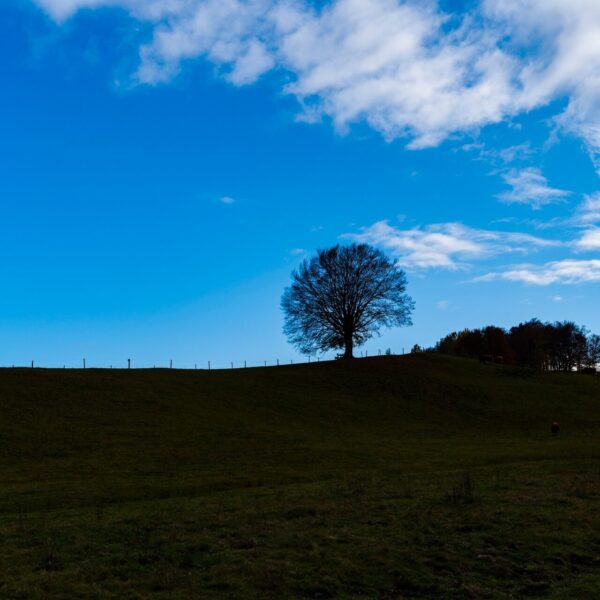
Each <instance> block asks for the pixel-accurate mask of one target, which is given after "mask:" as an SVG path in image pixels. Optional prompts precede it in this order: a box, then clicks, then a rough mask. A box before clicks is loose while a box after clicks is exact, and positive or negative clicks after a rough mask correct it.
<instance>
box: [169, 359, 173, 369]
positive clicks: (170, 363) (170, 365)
mask: <svg viewBox="0 0 600 600" xmlns="http://www.w3.org/2000/svg"><path fill="white" fill-rule="evenodd" d="M172 368H173V359H171V362H169V369H172Z"/></svg>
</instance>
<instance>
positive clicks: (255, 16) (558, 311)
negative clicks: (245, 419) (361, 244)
mask: <svg viewBox="0 0 600 600" xmlns="http://www.w3.org/2000/svg"><path fill="white" fill-rule="evenodd" d="M0 22H2V23H3V24H4V31H3V35H2V36H1V38H0V45H1V46H2V48H1V49H0V50H1V51H0V57H1V58H0V77H1V81H2V88H1V93H0V164H1V165H2V167H1V177H0V199H1V202H2V216H3V218H2V220H1V221H0V252H1V254H2V257H3V260H2V262H1V263H0V265H1V266H0V269H1V273H2V281H3V283H4V285H3V293H2V295H0V336H1V338H2V344H0V364H4V365H7V364H27V363H29V362H30V361H31V360H32V359H34V360H35V361H36V363H38V364H43V365H48V366H62V365H63V364H66V365H75V366H76V365H79V364H80V363H81V359H82V358H83V357H84V356H85V357H86V358H87V360H88V364H92V365H94V364H95V365H102V366H108V365H110V364H112V365H114V366H119V365H123V364H126V359H127V358H128V357H131V358H132V360H133V364H134V365H139V366H151V365H153V364H157V365H159V364H160V365H164V364H168V361H169V360H170V359H173V361H174V364H175V365H176V366H192V367H193V365H194V364H198V366H204V365H206V362H207V361H208V360H211V361H212V363H213V365H216V366H226V365H228V364H229V362H230V361H234V363H235V364H241V362H242V361H243V360H247V361H248V363H249V364H258V363H262V361H263V360H269V361H273V360H275V359H276V358H280V359H281V360H282V361H289V360H291V359H295V360H297V359H298V357H297V355H296V354H295V352H294V351H293V349H292V348H291V347H289V345H288V344H287V343H286V340H285V338H284V336H283V334H282V333H281V325H282V315H281V313H280V310H279V299H280V296H281V292H282V290H283V288H284V287H285V285H287V283H288V281H289V275H290V272H291V270H292V269H293V268H294V267H295V266H296V265H297V264H298V263H299V261H300V260H302V258H303V257H305V256H308V255H310V253H311V252H314V251H315V250H316V249H317V248H320V247H325V246H328V245H332V244H335V243H339V242H347V241H351V240H364V241H368V242H369V243H372V244H375V245H377V246H379V247H381V248H382V249H384V250H385V251H386V252H388V253H389V254H390V255H391V256H393V257H394V258H395V259H397V260H398V261H399V263H400V264H401V265H402V266H403V268H405V270H406V271H407V274H408V278H409V292H410V293H411V295H412V296H413V298H414V299H415V301H416V304H417V308H416V311H415V314H414V326H413V327H411V328H407V329H400V330H394V331H388V332H384V333H383V336H382V337H381V338H379V339H374V340H372V341H371V342H369V343H368V344H367V345H366V348H365V349H368V350H369V351H370V352H376V351H377V349H379V348H381V349H385V348H387V347H390V348H391V349H392V350H394V351H401V350H402V348H406V349H407V350H408V349H409V348H410V347H411V346H412V345H413V344H414V343H417V342H418V343H420V344H422V345H428V344H431V343H433V342H435V341H436V339H438V338H439V337H441V336H442V335H444V334H445V333H447V332H449V331H451V330H454V329H459V328H463V327H473V326H481V325H484V324H488V323H495V324H499V325H503V326H510V325H511V324H516V323H518V322H519V321H522V320H525V319H529V318H531V317H534V316H536V317H539V318H542V319H549V320H555V319H573V320H575V321H577V322H578V323H581V324H584V325H587V326H588V327H589V328H590V329H591V330H594V331H596V332H600V315H599V311H598V301H599V300H600V293H599V284H600V229H598V226H599V225H600V186H599V185H598V184H599V181H598V175H599V172H600V41H599V40H600V5H598V3H597V2H596V0H572V1H570V2H568V3H567V2H564V1H563V0H543V1H542V0H502V2H500V0H483V1H482V2H475V1H469V2H466V1H465V2H460V1H458V0H456V1H452V2H451V1H445V2H439V3H436V2H433V1H431V2H399V1H397V0H360V2H359V1H358V0H336V1H334V2H310V3H309V2H302V1H297V2H293V3H292V2H288V1H286V0H248V1H245V2H242V1H241V0H227V1H223V0H221V1H220V2H216V1H215V0H177V1H174V0H110V1H109V0H36V1H35V2H34V1H32V2H29V1H26V0H4V1H3V2H0Z"/></svg>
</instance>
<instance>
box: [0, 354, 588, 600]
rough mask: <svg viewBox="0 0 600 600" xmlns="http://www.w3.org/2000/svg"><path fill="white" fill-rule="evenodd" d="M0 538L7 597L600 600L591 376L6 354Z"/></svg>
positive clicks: (412, 360) (430, 366) (388, 361)
mask: <svg viewBox="0 0 600 600" xmlns="http://www.w3.org/2000/svg"><path fill="white" fill-rule="evenodd" d="M554 420H558V421H559V422H560V423H561V426H562V431H561V434H560V436H559V437H558V438H553V437H552V436H551V435H550V432H549V427H550V423H551V422H552V421H554ZM0 536H1V543H0V598H2V599H4V598H23V599H27V600H29V599H35V598H44V599H48V598H50V599H51V598H86V599H87V598H150V597H152V598H220V597H223V598H278V599H279V598H402V597H407V598H412V597H421V598H427V597H431V598H486V597H489V598H515V597H527V596H538V597H554V598H598V597H600V379H599V378H594V377H587V376H577V375H552V374H537V373H533V372H530V371H523V370H518V369H515V368H509V367H502V366H490V365H488V366H486V365H480V364H479V363H477V362H473V361H467V360H461V359H454V358H448V357H442V356H436V355H411V356H406V357H390V358H388V357H382V358H374V359H364V360H356V361H353V362H349V363H345V362H343V361H341V362H335V363H321V364H317V365H301V366H289V367H279V368H268V369H267V368H264V369H247V370H235V371H213V372H202V371H176V370H174V371H170V370H148V371H138V370H131V371H117V370H104V371H98V370H87V371H70V370H66V371H64V370H38V369H27V370H26V369H5V370H0Z"/></svg>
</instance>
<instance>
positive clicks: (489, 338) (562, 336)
mask: <svg viewBox="0 0 600 600" xmlns="http://www.w3.org/2000/svg"><path fill="white" fill-rule="evenodd" d="M430 351H432V352H438V353H441V354H452V355H456V356H465V357H471V358H479V359H480V360H483V361H490V362H503V363H508V364H516V365H519V366H522V367H530V368H532V369H539V370H543V371H567V372H569V371H573V370H575V369H577V370H588V369H590V370H591V369H594V370H595V369H596V367H597V366H598V365H599V364H600V336H599V335H595V334H590V333H589V332H588V331H587V329H586V328H585V327H581V326H579V325H576V324H575V323H573V322H571V321H561V322H556V323H543V322H542V321H539V320H538V319H532V320H531V321H527V322H526V323H521V324H520V325H517V326H516V327H512V328H511V329H510V330H506V329H502V328H501V327H494V326H489V327H484V328H481V329H464V330H463V331H455V332H453V333H451V334H449V335H447V336H446V337H444V338H442V339H441V340H440V341H439V342H438V343H437V344H436V345H435V346H434V347H433V348H431V349H430Z"/></svg>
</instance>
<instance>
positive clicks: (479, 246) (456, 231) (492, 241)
mask: <svg viewBox="0 0 600 600" xmlns="http://www.w3.org/2000/svg"><path fill="white" fill-rule="evenodd" d="M344 237H346V238H348V239H352V240H355V241H359V242H365V243H368V244H374V245H377V246H381V247H383V248H385V249H386V250H388V251H389V252H390V253H391V254H392V255H393V256H395V257H396V258H397V259H398V263H399V264H401V265H402V266H404V267H407V268H410V269H429V268H441V269H450V270H457V269H464V268H466V267H467V266H468V263H467V262H466V261H469V260H480V259H483V258H487V257H490V256H494V255H498V254H506V253H514V252H518V253H528V252H531V251H533V250H535V249H536V248H542V247H551V246H556V245H560V243H559V242H556V241H552V240H544V239H542V238H538V237H534V236H531V235H527V234H524V233H515V232H500V231H488V230H483V229H472V228H470V227H466V226H465V225H462V224H460V223H442V224H436V225H429V226H427V227H426V228H424V229H423V228H419V227H416V228H413V229H399V228H396V227H392V226H391V225H389V223H388V222H387V221H379V222H378V223H375V224H373V225H371V226H370V227H366V228H364V229H363V230H362V231H361V232H360V233H358V234H346V235H345V236H344Z"/></svg>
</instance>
